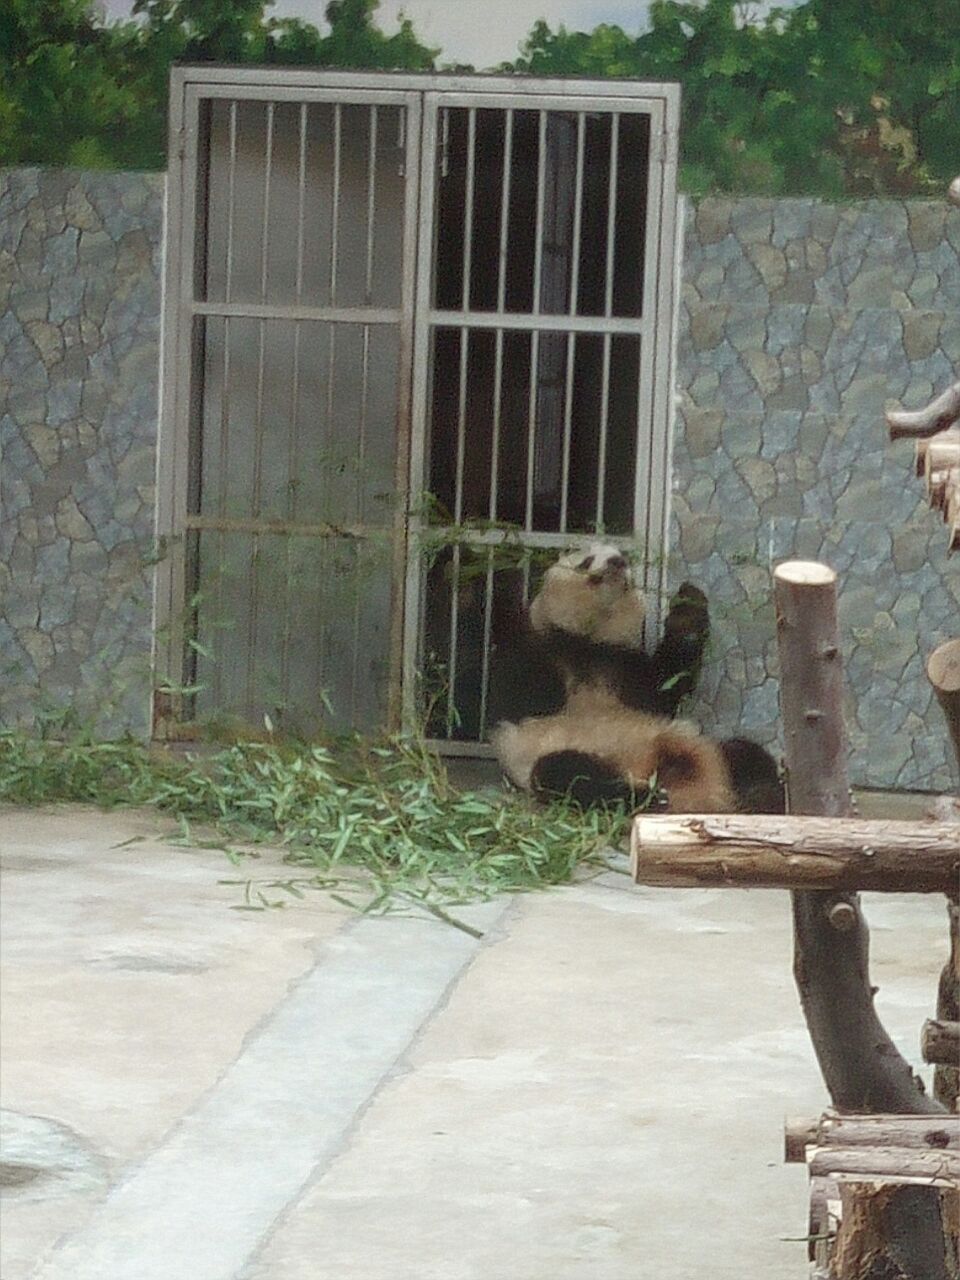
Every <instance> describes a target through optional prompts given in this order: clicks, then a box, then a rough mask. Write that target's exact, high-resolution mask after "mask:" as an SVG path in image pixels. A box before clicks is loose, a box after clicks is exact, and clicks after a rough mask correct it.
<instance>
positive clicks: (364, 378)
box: [350, 325, 370, 728]
mask: <svg viewBox="0 0 960 1280" xmlns="http://www.w3.org/2000/svg"><path fill="white" fill-rule="evenodd" d="M369 381H370V329H369V328H368V327H367V326H366V325H364V327H363V353H362V356H361V386H360V423H359V428H358V431H357V494H356V499H357V523H358V524H359V525H361V526H362V524H363V519H364V502H363V483H364V476H363V468H364V462H365V458H366V437H367V404H368V400H369ZM353 587H354V599H353V656H352V661H351V668H350V725H351V727H352V728H356V709H357V674H358V672H359V664H360V604H361V598H360V587H361V582H360V565H359V557H357V563H355V565H354V582H353Z"/></svg>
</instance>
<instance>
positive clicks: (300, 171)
mask: <svg viewBox="0 0 960 1280" xmlns="http://www.w3.org/2000/svg"><path fill="white" fill-rule="evenodd" d="M307 111H308V107H307V104H306V103H305V102H301V103H300V148H299V162H298V165H297V285H296V288H297V295H296V296H297V306H299V305H300V300H301V298H302V297H303V236H304V222H305V211H306V195H307Z"/></svg>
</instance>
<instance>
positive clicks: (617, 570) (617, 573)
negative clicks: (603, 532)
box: [547, 542, 633, 597]
mask: <svg viewBox="0 0 960 1280" xmlns="http://www.w3.org/2000/svg"><path fill="white" fill-rule="evenodd" d="M564 571H565V572H567V573H574V574H582V575H584V576H585V577H586V579H587V581H588V582H589V583H590V585H591V586H592V587H596V588H598V589H602V590H603V591H604V593H605V594H606V595H608V596H610V597H613V596H615V595H618V594H622V593H623V592H624V591H628V590H629V589H630V588H631V587H632V586H633V574H632V573H631V572H630V565H629V564H628V563H627V559H626V557H625V556H624V554H623V552H622V551H620V550H619V549H618V548H617V547H611V546H609V545H608V544H607V543H603V542H591V543H590V545H589V546H587V547H581V548H578V549H577V550H575V551H568V552H567V554H566V555H564V556H561V557H560V559H559V560H558V561H557V563H556V564H555V565H553V566H552V567H551V568H550V569H548V570H547V576H550V575H551V574H552V575H559V573H560V572H564Z"/></svg>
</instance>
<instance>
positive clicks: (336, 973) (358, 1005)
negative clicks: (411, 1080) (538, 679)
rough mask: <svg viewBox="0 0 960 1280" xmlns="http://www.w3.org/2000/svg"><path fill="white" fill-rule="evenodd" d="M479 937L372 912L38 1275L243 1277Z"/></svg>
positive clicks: (491, 914)
mask: <svg viewBox="0 0 960 1280" xmlns="http://www.w3.org/2000/svg"><path fill="white" fill-rule="evenodd" d="M505 910H506V907H505V905H504V904H503V903H502V902H498V903H492V904H488V905H484V906H480V907H474V908H471V909H470V910H469V912H464V915H465V917H466V916H467V915H469V919H470V922H471V923H472V924H475V925H477V926H478V927H479V928H481V929H483V930H488V929H490V928H491V927H493V926H495V925H496V924H497V922H498V920H499V918H500V916H501V915H502V914H503V913H504V911H505ZM481 945H482V943H480V942H478V941H477V940H476V939H474V938H472V937H470V936H468V935H467V934H466V933H464V932H462V931H461V930H458V929H454V928H451V927H449V926H443V925H440V924H436V923H433V922H427V921H422V920H408V919H396V920H386V921H384V920H383V919H376V920H374V919H370V920H363V919H362V920H360V921H358V922H357V924H356V925H354V926H353V927H351V928H349V929H347V930H346V931H345V932H343V933H341V934H339V935H338V936H337V937H336V938H335V939H334V940H332V941H331V942H330V943H328V944H327V945H326V946H325V947H324V950H323V952H322V954H321V956H320V959H319V962H318V963H317V965H316V966H315V967H314V968H313V969H312V970H311V971H310V972H309V973H308V974H307V975H306V977H304V978H302V979H301V980H300V981H299V982H298V983H297V984H296V986H295V987H294V988H293V990H292V991H291V993H290V994H289V995H288V996H287V998H286V999H285V1000H284V1002H283V1003H282V1004H281V1005H279V1006H278V1008H277V1009H276V1010H275V1011H274V1012H273V1013H272V1014H271V1015H270V1016H269V1017H268V1018H267V1019H266V1020H265V1022H264V1023H263V1024H262V1025H261V1026H260V1027H259V1028H258V1029H256V1030H255V1031H254V1032H253V1033H252V1034H251V1036H250V1037H249V1038H248V1040H247V1042H246V1044H245V1045H244V1047H243V1049H242V1050H241V1052H240V1054H239V1055H238V1057H237V1058H236V1059H235V1060H234V1062H233V1063H232V1064H231V1065H230V1066H229V1067H228V1068H227V1070H226V1072H225V1073H224V1074H223V1076H222V1077H221V1078H220V1080H219V1081H218V1082H217V1084H216V1085H215V1086H214V1087H213V1088H212V1089H211V1090H210V1091H209V1092H208V1093H207V1094H206V1095H205V1096H204V1097H203V1098H202V1099H201V1100H200V1101H199V1103H198V1104H197V1106H196V1107H195V1108H194V1109H193V1110H192V1111H191V1112H190V1113H189V1114H188V1115H187V1116H186V1117H185V1118H184V1119H183V1120H182V1121H181V1122H180V1123H179V1124H178V1125H177V1126H176V1127H175V1128H174V1129H173V1130H172V1131H171V1133H170V1134H169V1136H168V1137H167V1139H166V1140H165V1141H164V1142H163V1143H162V1144H161V1146H159V1147H158V1148H157V1149H156V1150H154V1151H153V1152H151V1154H150V1155H149V1156H147V1157H146V1159H144V1160H143V1162H142V1163H140V1164H139V1165H136V1166H134V1167H133V1168H132V1169H131V1170H130V1172H128V1173H127V1175H126V1176H125V1177H123V1178H122V1179H121V1180H120V1181H119V1182H118V1183H117V1184H116V1185H115V1186H114V1187H113V1189H112V1190H111V1191H110V1192H109V1193H108V1194H107V1196H106V1198H105V1199H104V1201H103V1202H102V1203H101V1205H100V1206H99V1207H98V1208H97V1210H96V1211H95V1212H94V1214H93V1215H92V1217H91V1218H90V1219H89V1220H88V1222H87V1224H86V1225H85V1226H84V1227H83V1228H82V1229H81V1230H80V1231H79V1232H78V1233H77V1234H76V1235H75V1236H74V1237H72V1238H69V1239H68V1240H66V1241H65V1242H64V1243H62V1244H61V1245H60V1246H59V1247H58V1248H57V1249H56V1250H55V1251H54V1252H53V1253H52V1254H50V1255H48V1257H47V1259H46V1260H45V1262H43V1263H41V1265H40V1266H39V1267H38V1269H37V1270H36V1271H35V1272H34V1280H104V1277H107V1276H109V1277H110V1280H171V1277H188V1276H189V1277H190V1280H229V1278H231V1277H233V1276H235V1275H236V1274H237V1273H238V1272H239V1271H240V1270H241V1269H242V1267H243V1266H244V1264H245V1263H246V1262H247V1261H248V1259H249V1258H250V1256H251V1254H252V1253H253V1252H254V1251H255V1250H256V1248H257V1247H258V1245H259V1244H260V1243H261V1242H262V1240H263V1238H264V1236H265V1235H266V1234H267V1233H268V1232H269V1230H270V1228H271V1227H272V1225H273V1223H274V1222H275V1220H276V1218H277V1217H278V1215H279V1214H281V1213H282V1212H283V1210H284V1209H285V1208H286V1206H287V1205H289V1204H290V1203H291V1201H293V1200H294V1199H295V1198H296V1196H297V1194H298V1192H299V1191H300V1189H301V1188H302V1187H303V1185H304V1183H305V1182H306V1181H307V1179H308V1178H310V1177H311V1175H313V1174H314V1173H315V1171H316V1170H317V1169H318V1167H322V1166H323V1165H325V1164H326V1163H327V1162H329V1161H330V1160H331V1159H332V1158H333V1157H334V1156H335V1154H336V1153H337V1151H338V1149H339V1148H340V1146H341V1144H342V1143H343V1142H344V1139H345V1137H346V1135H347V1132H348V1130H349V1129H350V1128H351V1126H352V1125H353V1124H354V1123H355V1122H356V1119H357V1115H358V1112H361V1111H362V1110H363V1109H364V1107H365V1106H366V1104H367V1103H368V1102H369V1100H370V1099H371V1098H372V1097H373V1095H374V1094H375V1093H376V1091H377V1088H378V1086H379V1085H380V1083H381V1082H382V1081H383V1080H384V1078H385V1077H386V1076H387V1075H388V1073H389V1072H390V1070H391V1068H392V1067H393V1066H394V1064H395V1063H396V1061H397V1059H398V1058H399V1057H400V1056H401V1055H402V1054H403V1052H404V1050H405V1049H406V1047H407V1046H408V1045H409V1044H410V1042H411V1040H413V1038H414V1037H415V1036H416V1035H417V1033H418V1032H419V1030H420V1029H421V1028H422V1026H423V1025H424V1023H425V1022H426V1021H427V1020H428V1019H429V1018H430V1017H431V1016H432V1014H433V1013H434V1012H435V1011H436V1010H437V1009H438V1008H440V1007H442V1005H443V1004H444V1003H445V1000H446V996H447V993H448V991H449V989H450V988H451V986H452V985H453V984H454V983H456V981H457V980H458V978H459V976H460V974H461V973H462V971H463V970H464V968H465V967H466V966H467V965H468V964H469V963H470V961H471V960H472V958H473V956H474V955H475V953H476V951H477V949H478V948H479V947H480V946H481Z"/></svg>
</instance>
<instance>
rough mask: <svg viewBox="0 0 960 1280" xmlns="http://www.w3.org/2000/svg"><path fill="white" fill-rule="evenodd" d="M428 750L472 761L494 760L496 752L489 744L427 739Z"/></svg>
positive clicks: (453, 739)
mask: <svg viewBox="0 0 960 1280" xmlns="http://www.w3.org/2000/svg"><path fill="white" fill-rule="evenodd" d="M426 745H427V749H428V750H430V751H435V752H436V753H437V755H441V756H460V757H465V758H467V759H470V760H493V759H494V757H495V756H496V752H495V751H494V749H493V747H491V745H490V743H489V742H469V741H466V742H464V741H460V740H458V739H456V738H427V739H426Z"/></svg>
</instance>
